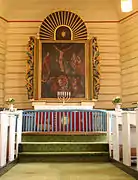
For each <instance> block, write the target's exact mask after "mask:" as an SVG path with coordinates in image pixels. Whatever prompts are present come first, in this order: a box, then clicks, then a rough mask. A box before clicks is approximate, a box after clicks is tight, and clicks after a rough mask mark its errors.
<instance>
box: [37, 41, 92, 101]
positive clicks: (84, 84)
mask: <svg viewBox="0 0 138 180" xmlns="http://www.w3.org/2000/svg"><path fill="white" fill-rule="evenodd" d="M88 50H89V43H88V42H87V41H39V58H38V60H36V61H35V81H36V82H35V85H36V86H35V97H36V99H39V100H53V99H56V98H57V92H59V91H69V92H71V98H72V99H75V100H78V99H81V100H83V99H89V87H88V86H89V75H90V74H89V56H88V53H89V52H88Z"/></svg>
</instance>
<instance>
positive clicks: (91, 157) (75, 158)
mask: <svg viewBox="0 0 138 180" xmlns="http://www.w3.org/2000/svg"><path fill="white" fill-rule="evenodd" d="M18 160H19V163H27V162H109V153H108V152H23V153H19V156H18Z"/></svg>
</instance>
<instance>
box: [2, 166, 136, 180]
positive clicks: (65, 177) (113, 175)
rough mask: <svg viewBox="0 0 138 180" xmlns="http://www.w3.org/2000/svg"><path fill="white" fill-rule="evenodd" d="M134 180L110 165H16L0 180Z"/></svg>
mask: <svg viewBox="0 0 138 180" xmlns="http://www.w3.org/2000/svg"><path fill="white" fill-rule="evenodd" d="M38 179H40V180H134V178H132V177H130V176H129V175H127V174H126V173H124V172H123V171H121V170H120V169H118V168H116V167H115V166H114V165H112V164H110V163H27V164H17V165H16V166H14V167H13V168H12V169H11V170H10V171H9V172H7V173H6V174H5V175H3V176H2V177H1V180H38Z"/></svg>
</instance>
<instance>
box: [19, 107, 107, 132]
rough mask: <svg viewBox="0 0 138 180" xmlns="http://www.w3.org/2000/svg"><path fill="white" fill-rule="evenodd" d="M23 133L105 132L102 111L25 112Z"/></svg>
mask: <svg viewBox="0 0 138 180" xmlns="http://www.w3.org/2000/svg"><path fill="white" fill-rule="evenodd" d="M22 131H23V132H40V131H41V132H93V131H96V132H97V131H98V132H99V131H100V132H106V131H107V112H106V111H104V110H84V109H83V110H61V109H60V110H25V111H23V125H22Z"/></svg>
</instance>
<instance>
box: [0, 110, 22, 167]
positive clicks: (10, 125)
mask: <svg viewBox="0 0 138 180" xmlns="http://www.w3.org/2000/svg"><path fill="white" fill-rule="evenodd" d="M16 118H17V121H16ZM16 122H17V124H16ZM16 127H17V132H15V131H16ZM21 133H22V111H16V112H9V111H1V112H0V167H3V166H5V165H6V162H7V160H8V162H12V161H13V160H14V159H15V155H16V157H17V155H18V145H19V143H20V142H21ZM15 136H16V138H15ZM15 144H16V149H15ZM7 152H8V153H7ZM7 154H8V157H7Z"/></svg>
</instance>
